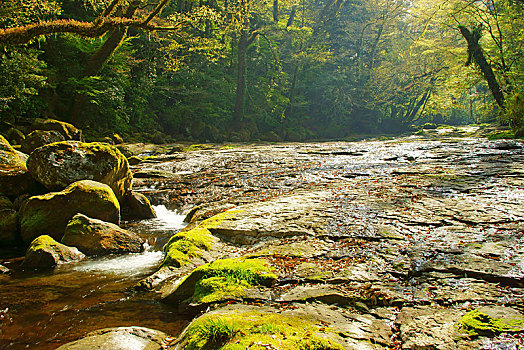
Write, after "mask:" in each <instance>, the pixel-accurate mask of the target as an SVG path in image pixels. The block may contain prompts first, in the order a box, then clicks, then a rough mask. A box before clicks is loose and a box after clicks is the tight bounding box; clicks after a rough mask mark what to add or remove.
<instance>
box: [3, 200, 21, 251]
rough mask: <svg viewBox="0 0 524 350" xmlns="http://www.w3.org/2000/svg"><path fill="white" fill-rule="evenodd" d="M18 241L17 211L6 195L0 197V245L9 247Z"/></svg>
mask: <svg viewBox="0 0 524 350" xmlns="http://www.w3.org/2000/svg"><path fill="white" fill-rule="evenodd" d="M17 241H18V213H17V212H16V209H15V207H14V205H13V203H11V201H10V200H9V198H7V197H0V247H5V248H11V247H13V246H14V245H16V243H17Z"/></svg>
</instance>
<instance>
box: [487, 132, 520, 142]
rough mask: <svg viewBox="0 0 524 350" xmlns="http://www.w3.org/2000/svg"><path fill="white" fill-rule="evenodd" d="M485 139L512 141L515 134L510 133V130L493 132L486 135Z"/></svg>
mask: <svg viewBox="0 0 524 350" xmlns="http://www.w3.org/2000/svg"><path fill="white" fill-rule="evenodd" d="M486 138H487V139H488V140H503V139H514V138H515V132H514V131H511V130H507V131H499V132H493V133H491V134H488V135H486Z"/></svg>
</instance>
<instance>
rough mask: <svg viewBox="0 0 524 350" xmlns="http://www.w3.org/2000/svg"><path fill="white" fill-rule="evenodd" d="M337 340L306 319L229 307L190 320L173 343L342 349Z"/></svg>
mask: <svg viewBox="0 0 524 350" xmlns="http://www.w3.org/2000/svg"><path fill="white" fill-rule="evenodd" d="M271 311H273V312H271ZM339 341H340V340H339V339H338V336H336V335H335V334H331V332H330V330H329V329H326V327H323V326H321V325H317V324H315V322H313V321H312V320H310V319H308V318H307V317H301V316H296V315H282V314H281V313H279V312H277V310H265V309H262V308H260V309H257V308H255V307H242V306H240V307H235V306H233V307H232V308H230V309H227V308H226V309H225V310H217V311H216V312H213V313H209V314H205V315H203V316H201V317H199V318H197V319H196V320H194V321H193V322H192V323H191V324H190V325H189V326H188V327H187V328H186V329H185V330H184V332H183V334H182V335H181V337H180V338H179V339H178V340H177V344H176V345H175V349H177V350H179V349H180V350H181V349H185V350H204V349H205V350H217V349H223V350H226V349H227V350H240V349H279V350H342V349H344V347H343V346H342V345H341V344H340V343H339Z"/></svg>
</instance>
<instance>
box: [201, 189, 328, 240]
mask: <svg viewBox="0 0 524 350" xmlns="http://www.w3.org/2000/svg"><path fill="white" fill-rule="evenodd" d="M329 195H330V194H329V193H328V192H326V191H313V192H308V193H301V194H297V195H292V196H284V197H280V198H276V199H271V200H268V201H265V202H259V203H252V204H247V205H243V206H239V207H237V208H235V209H233V210H231V211H229V213H231V215H229V218H227V219H226V220H223V221H222V222H220V223H218V224H217V225H215V226H214V227H213V228H212V229H210V231H211V233H213V234H214V235H217V236H218V237H220V238H223V239H225V240H226V241H230V242H233V243H237V244H253V243H256V242H258V241H260V240H263V239H267V238H282V237H291V236H297V235H307V236H316V235H322V234H324V233H325V228H326V227H327V224H328V221H329V217H330V210H329V209H328V208H326V202H325V201H326V200H327V198H329Z"/></svg>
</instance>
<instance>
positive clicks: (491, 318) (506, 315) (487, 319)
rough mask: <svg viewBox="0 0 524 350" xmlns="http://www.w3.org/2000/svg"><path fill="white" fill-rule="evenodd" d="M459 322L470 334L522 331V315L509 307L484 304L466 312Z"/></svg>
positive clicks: (523, 326)
mask: <svg viewBox="0 0 524 350" xmlns="http://www.w3.org/2000/svg"><path fill="white" fill-rule="evenodd" d="M459 324H460V326H461V329H462V330H464V331H465V332H466V333H468V335H470V336H472V335H487V336H492V335H496V334H500V333H508V332H522V331H524V315H523V314H521V313H519V312H518V311H516V310H515V309H512V308H509V307H503V306H484V307H482V308H480V309H475V310H472V311H469V312H468V313H466V314H465V315H464V316H463V317H462V318H461V319H460V322H459Z"/></svg>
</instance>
